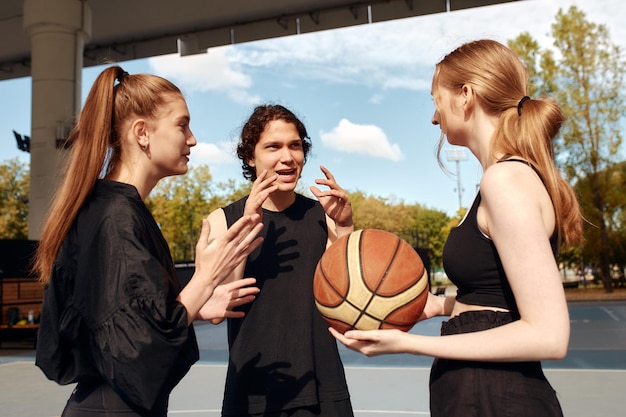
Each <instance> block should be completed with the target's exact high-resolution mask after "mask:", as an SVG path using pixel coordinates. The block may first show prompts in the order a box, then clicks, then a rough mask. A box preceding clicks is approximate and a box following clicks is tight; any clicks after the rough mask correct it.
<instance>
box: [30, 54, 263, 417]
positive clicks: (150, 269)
mask: <svg viewBox="0 0 626 417" xmlns="http://www.w3.org/2000/svg"><path fill="white" fill-rule="evenodd" d="M189 122H190V116H189V111H188V109H187V104H186V102H185V99H184V97H183V95H182V93H181V92H180V90H179V89H178V88H177V87H176V86H175V85H174V84H172V83H171V82H169V81H167V80H165V79H163V78H160V77H157V76H154V75H147V74H136V75H129V74H127V73H126V72H125V71H124V70H123V69H122V68H120V67H119V66H112V67H110V68H107V69H105V70H104V71H103V72H102V73H101V74H100V75H99V76H98V78H97V79H96V81H95V83H94V85H93V87H92V88H91V91H90V93H89V95H88V97H87V99H86V101H85V105H84V108H83V110H82V111H81V113H80V115H79V117H78V120H77V124H76V127H75V129H74V130H73V132H72V133H71V135H70V137H69V138H68V141H69V143H68V145H69V146H70V150H69V155H67V158H66V170H65V171H64V172H63V176H62V179H61V181H60V185H59V188H58V190H57V192H56V194H55V196H54V198H53V201H52V204H51V208H50V211H49V214H48V216H47V219H46V220H45V223H44V225H43V230H42V233H41V239H40V241H39V246H38V250H37V253H36V256H35V264H34V271H35V273H36V274H37V275H38V276H39V278H40V280H41V281H42V282H43V283H44V284H45V285H46V288H45V291H44V300H43V306H42V313H41V321H40V330H39V338H38V343H37V352H36V365H37V366H38V367H40V368H41V369H42V371H43V372H44V373H45V375H46V376H47V377H48V378H49V379H51V380H54V381H56V382H58V383H59V384H70V383H77V385H76V388H75V390H74V392H73V393H72V395H71V397H70V399H69V401H68V403H67V405H66V407H65V410H64V411H63V416H64V417H75V416H83V417H85V416H86V417H88V416H96V415H98V416H101V415H105V414H106V415H111V414H115V415H116V416H118V417H130V416H158V417H165V416H166V415H167V404H168V398H169V394H170V392H171V390H172V389H173V388H174V386H175V385H176V384H177V383H178V382H179V381H180V379H181V378H182V377H183V376H184V375H185V374H186V373H187V371H188V370H189V368H190V367H191V365H192V364H193V363H194V362H195V361H197V360H198V357H199V354H198V346H197V342H196V337H195V333H194V330H193V326H192V321H193V320H194V319H195V318H196V317H201V318H206V319H210V318H220V317H221V318H224V317H231V316H232V315H233V314H234V315H236V316H237V317H238V316H239V315H240V314H241V313H232V312H230V310H229V309H230V308H231V307H232V306H235V305H239V304H242V303H245V302H249V301H251V300H252V298H253V294H254V293H255V291H257V290H256V289H253V288H243V286H244V285H250V284H251V282H253V281H254V280H253V279H248V280H242V282H240V283H234V284H228V285H229V286H228V287H227V288H225V286H222V287H221V289H220V290H216V291H215V292H214V290H215V289H216V287H217V285H218V284H220V282H221V281H222V280H223V279H224V278H226V277H227V276H228V275H229V274H230V273H231V272H232V270H233V268H234V267H235V266H236V265H238V264H239V263H241V261H242V260H243V259H245V258H246V257H247V256H248V255H249V254H250V252H251V251H252V250H254V249H255V248H256V247H257V246H258V245H259V244H260V243H261V240H262V239H260V238H258V237H257V236H258V234H259V232H260V231H261V229H262V224H261V223H260V218H259V216H258V215H256V216H255V215H251V216H245V217H243V218H242V219H241V220H240V221H239V222H237V223H235V224H234V225H233V226H232V227H231V228H230V229H229V230H228V232H227V233H226V234H224V235H222V236H221V237H220V238H218V239H215V240H214V241H212V242H211V243H209V241H208V238H209V233H210V226H209V224H208V221H207V220H206V219H205V220H203V223H202V231H201V233H200V238H199V240H198V243H197V245H196V270H195V273H194V275H193V277H192V278H191V280H190V282H189V283H188V284H187V285H186V286H185V288H183V289H181V288H180V285H179V283H178V279H177V277H176V273H175V270H174V264H173V262H172V258H171V255H170V252H169V248H168V246H167V243H166V242H165V240H164V238H163V235H162V234H161V231H160V230H159V227H158V225H157V224H156V222H155V221H154V219H153V217H152V215H151V214H150V212H149V211H148V209H147V208H146V206H145V205H144V200H145V198H146V197H147V196H148V194H149V193H150V191H151V190H152V189H153V188H154V186H155V185H156V184H157V183H158V181H159V180H161V179H162V178H164V177H167V176H171V175H182V174H185V173H186V172H187V163H188V162H189V154H190V150H191V148H192V147H193V146H195V144H196V139H195V137H194V136H193V133H192V132H191V130H190V129H189ZM244 281H247V282H244ZM224 288H225V289H224Z"/></svg>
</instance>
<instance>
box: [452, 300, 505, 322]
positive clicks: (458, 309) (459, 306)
mask: <svg viewBox="0 0 626 417" xmlns="http://www.w3.org/2000/svg"><path fill="white" fill-rule="evenodd" d="M485 310H487V311H502V312H508V311H509V310H507V309H506V308H500V307H492V306H478V305H473V304H465V303H461V302H459V301H456V302H455V303H454V308H453V309H452V314H450V317H451V318H452V317H456V316H458V315H459V314H461V313H465V312H466V311H485Z"/></svg>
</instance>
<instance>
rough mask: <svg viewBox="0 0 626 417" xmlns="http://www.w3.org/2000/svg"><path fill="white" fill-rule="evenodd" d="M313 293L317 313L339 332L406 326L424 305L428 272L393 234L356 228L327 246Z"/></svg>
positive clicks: (420, 312) (318, 268)
mask: <svg viewBox="0 0 626 417" xmlns="http://www.w3.org/2000/svg"><path fill="white" fill-rule="evenodd" d="M313 295H314V297H315V304H316V305H317V308H318V310H319V311H320V313H321V314H322V317H324V319H325V320H326V321H327V322H328V324H329V325H330V326H332V327H333V328H335V329H336V330H337V331H339V332H341V333H345V332H346V331H348V330H351V329H358V330H373V329H400V330H403V331H408V330H409V329H410V328H411V327H413V325H415V323H416V322H417V320H418V318H419V316H420V315H421V314H422V311H423V310H424V306H425V304H426V299H427V297H428V272H427V271H426V268H425V267H424V262H422V259H421V258H420V256H419V255H418V254H417V251H416V250H415V249H413V248H412V247H411V245H409V244H408V243H407V242H406V241H404V240H402V239H401V238H399V237H398V236H396V235H395V234H393V233H389V232H386V231H383V230H378V229H364V230H357V231H354V232H352V233H350V234H349V235H346V236H343V237H341V238H339V239H337V240H336V241H335V242H334V243H333V244H332V245H331V246H330V247H329V248H327V249H326V251H325V252H324V254H323V255H322V257H321V258H320V260H319V262H318V264H317V267H316V269H315V276H314V279H313Z"/></svg>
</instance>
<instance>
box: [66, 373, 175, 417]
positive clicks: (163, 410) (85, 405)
mask: <svg viewBox="0 0 626 417" xmlns="http://www.w3.org/2000/svg"><path fill="white" fill-rule="evenodd" d="M108 415H114V416H115V417H166V416H167V398H162V399H160V400H159V404H157V405H156V406H155V407H153V409H152V411H147V410H143V409H140V408H134V407H131V406H129V405H128V404H127V403H126V402H124V400H123V399H122V398H121V397H120V396H119V395H118V394H117V393H116V392H115V391H113V389H112V388H111V387H110V386H109V385H108V384H106V383H103V382H99V383H80V382H79V383H78V384H77V385H76V388H75V389H74V391H73V392H72V395H71V396H70V399H69V400H68V401H67V405H66V406H65V409H64V410H63V414H61V417H97V416H100V417H102V416H108Z"/></svg>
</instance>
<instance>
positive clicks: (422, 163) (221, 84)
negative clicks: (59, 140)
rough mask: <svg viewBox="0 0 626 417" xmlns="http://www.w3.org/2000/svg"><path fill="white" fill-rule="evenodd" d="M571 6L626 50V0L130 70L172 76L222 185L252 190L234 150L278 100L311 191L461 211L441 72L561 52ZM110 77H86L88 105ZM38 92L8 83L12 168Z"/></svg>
mask: <svg viewBox="0 0 626 417" xmlns="http://www.w3.org/2000/svg"><path fill="white" fill-rule="evenodd" d="M570 5H576V6H578V7H579V8H580V9H582V10H583V11H585V13H586V14H587V19H588V20H590V21H592V22H595V23H602V24H605V25H606V26H607V27H608V28H609V30H610V33H611V38H612V40H613V41H614V42H615V43H617V44H620V45H621V46H622V48H626V25H624V24H623V22H622V20H623V17H624V16H626V3H624V2H623V1H622V0H525V1H520V2H512V3H508V4H502V5H495V6H488V7H482V8H478V9H471V10H466V11H459V12H452V13H447V14H438V15H431V16H421V17H415V18H409V19H402V20H395V21H390V22H383V23H375V24H370V25H362V26H355V27H351V28H344V29H337V30H332V31H325V32H318V33H313V34H303V35H297V36H290V37H285V38H278V39H271V40H264V41H258V42H252V43H246V44H237V45H234V46H225V47H219V48H211V49H209V51H208V53H207V54H200V55H194V56H188V57H184V58H181V57H179V56H178V55H168V56H161V57H155V58H150V59H143V60H136V61H128V62H123V63H121V65H122V66H123V67H124V68H125V69H126V70H127V71H128V72H130V73H139V72H147V73H153V74H157V75H161V76H164V77H166V78H168V79H170V80H171V81H173V82H174V83H176V84H177V85H178V86H179V87H180V88H181V89H182V90H183V92H184V94H185V96H186V98H187V102H188V106H189V110H190V112H191V118H192V120H191V128H192V130H193V132H194V134H195V136H196V138H197V140H198V142H199V143H198V146H196V147H195V148H194V149H192V156H191V163H192V164H201V163H202V164H208V165H209V166H210V169H211V173H212V174H213V178H214V180H216V181H223V180H227V179H230V178H233V179H236V180H237V181H243V177H242V176H241V169H240V165H239V163H238V161H237V160H236V158H235V157H234V152H233V144H234V143H235V142H236V140H237V137H238V131H239V130H240V128H241V126H242V124H243V122H244V121H245V119H246V118H247V116H248V115H249V114H250V113H251V111H252V109H253V108H254V106H255V105H256V104H258V103H266V102H272V103H279V104H283V105H285V106H286V107H288V108H290V109H291V110H292V111H294V112H295V113H296V114H297V115H298V116H300V118H301V119H302V120H303V122H304V123H305V125H306V127H307V129H308V132H309V136H310V137H311V139H312V142H313V149H312V154H311V156H310V158H309V160H308V162H307V165H306V167H305V169H304V173H303V177H302V180H301V182H302V183H304V184H305V185H307V186H308V185H312V184H313V182H314V179H315V178H319V177H320V175H321V172H320V171H319V165H324V166H326V167H328V168H329V169H330V170H331V171H332V172H333V174H335V176H336V178H337V180H338V181H339V183H340V184H341V185H342V186H343V187H344V188H346V189H348V190H351V191H356V190H360V191H363V192H365V193H366V194H369V195H375V196H378V197H383V198H388V199H390V200H392V201H395V202H398V201H400V200H402V201H404V202H406V203H410V204H412V203H419V204H422V205H424V206H426V207H430V208H434V209H438V210H443V211H445V212H446V213H448V214H454V212H455V211H456V210H457V209H458V207H459V196H458V191H457V177H456V176H455V175H454V173H455V172H456V165H455V163H453V162H450V163H448V167H449V170H450V171H451V172H452V175H451V174H446V173H445V172H443V171H442V170H441V169H440V167H439V166H438V164H437V161H436V158H435V149H436V145H437V142H438V139H439V129H438V128H437V127H435V126H432V125H431V123H430V118H431V116H432V113H433V110H434V107H433V103H432V99H431V97H430V80H431V76H432V71H433V68H434V65H435V64H436V63H437V62H438V61H439V60H440V59H441V58H442V57H443V56H444V55H445V54H446V53H447V52H449V51H450V50H452V49H454V48H455V47H456V46H458V45H460V44H461V43H463V42H466V41H470V40H474V39H479V38H491V39H496V40H498V41H501V42H506V40H507V39H511V38H513V37H515V36H516V35H518V34H519V33H521V32H522V31H528V32H530V33H531V34H532V36H533V37H534V38H535V39H537V40H538V41H539V42H540V43H541V44H542V46H549V45H550V44H551V39H550V38H549V32H550V25H551V24H552V23H553V22H554V16H555V15H556V13H557V11H558V9H559V8H564V9H567V8H569V6H570ZM103 68H104V67H93V68H87V69H85V70H84V71H83V86H84V94H83V97H84V96H86V93H87V90H88V88H89V87H90V86H91V84H92V82H93V80H94V79H95V77H96V76H97V74H98V73H99V72H100V71H101V70H102V69H103ZM30 94H31V88H30V78H23V79H17V80H7V81H0V97H2V98H3V99H2V100H1V102H0V160H2V161H4V160H7V159H10V158H19V159H20V160H22V161H24V162H29V161H30V158H29V154H27V153H24V152H21V151H19V150H18V149H17V147H16V142H15V139H14V137H13V133H12V132H11V131H12V130H16V131H17V132H19V133H22V134H26V135H30ZM444 161H445V155H444ZM458 165H459V168H460V179H461V183H462V187H461V189H462V194H461V203H462V205H463V207H467V206H468V205H470V204H471V200H472V198H473V197H474V194H475V191H476V186H477V184H478V182H479V180H480V177H481V174H482V171H481V169H480V166H479V165H478V164H477V163H476V162H475V161H474V159H473V157H472V156H471V155H469V154H468V159H467V160H466V161H463V162H460V163H459V164H458Z"/></svg>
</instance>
